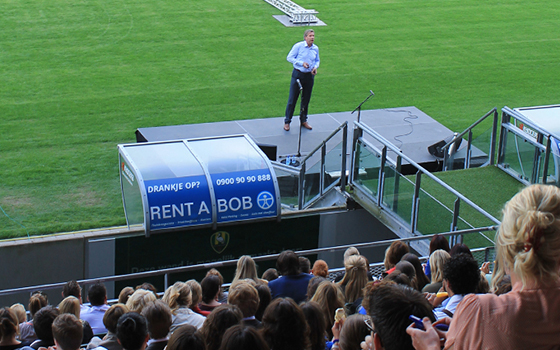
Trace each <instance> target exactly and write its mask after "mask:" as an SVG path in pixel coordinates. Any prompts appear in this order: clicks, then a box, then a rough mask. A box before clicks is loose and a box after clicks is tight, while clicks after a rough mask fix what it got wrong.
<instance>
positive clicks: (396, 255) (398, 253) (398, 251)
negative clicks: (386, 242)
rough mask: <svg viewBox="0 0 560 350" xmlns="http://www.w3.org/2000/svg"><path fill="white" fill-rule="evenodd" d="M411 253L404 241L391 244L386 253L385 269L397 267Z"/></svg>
mask: <svg viewBox="0 0 560 350" xmlns="http://www.w3.org/2000/svg"><path fill="white" fill-rule="evenodd" d="M409 251H410V249H409V248H408V245H407V244H406V243H404V242H403V241H394V242H393V243H391V245H390V246H389V248H388V249H387V252H386V253H385V261H384V263H385V268H386V269H387V270H389V269H390V268H392V267H393V266H395V265H396V264H397V263H398V262H399V261H401V258H402V257H403V256H404V255H405V254H406V253H408V252H409Z"/></svg>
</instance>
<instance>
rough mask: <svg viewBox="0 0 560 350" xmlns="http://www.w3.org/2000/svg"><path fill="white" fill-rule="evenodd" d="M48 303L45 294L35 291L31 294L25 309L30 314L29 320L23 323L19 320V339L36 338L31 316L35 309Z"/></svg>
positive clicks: (28, 340)
mask: <svg viewBox="0 0 560 350" xmlns="http://www.w3.org/2000/svg"><path fill="white" fill-rule="evenodd" d="M48 303H49V300H48V298H47V296H46V294H43V293H41V292H36V293H33V294H32V295H31V297H30V298H29V304H28V305H27V309H28V310H29V313H30V315H31V320H30V321H27V322H23V323H21V322H20V324H19V340H21V341H23V342H33V341H34V340H37V334H35V328H34V327H33V317H34V316H35V314H36V313H37V311H39V310H41V309H42V308H44V307H45V306H47V305H48Z"/></svg>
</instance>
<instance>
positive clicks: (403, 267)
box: [395, 260, 418, 290]
mask: <svg viewBox="0 0 560 350" xmlns="http://www.w3.org/2000/svg"><path fill="white" fill-rule="evenodd" d="M395 270H399V271H400V272H402V273H404V274H405V275H406V276H407V277H408V279H409V280H410V286H411V287H412V288H414V289H416V290H418V280H417V278H416V269H415V268H414V265H412V263H410V262H408V261H406V260H401V261H399V262H398V263H397V264H396V265H395Z"/></svg>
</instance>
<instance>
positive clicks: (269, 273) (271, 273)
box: [262, 267, 278, 282]
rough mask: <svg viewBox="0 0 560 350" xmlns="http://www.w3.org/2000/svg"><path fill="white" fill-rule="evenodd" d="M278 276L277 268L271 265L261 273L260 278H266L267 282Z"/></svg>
mask: <svg viewBox="0 0 560 350" xmlns="http://www.w3.org/2000/svg"><path fill="white" fill-rule="evenodd" d="M277 278H278V270H276V269H275V268H273V267H271V268H270V269H268V270H266V271H265V272H264V273H263V274H262V279H263V280H267V281H268V282H270V281H274V280H275V279H277Z"/></svg>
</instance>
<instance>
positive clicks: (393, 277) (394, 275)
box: [383, 270, 414, 288]
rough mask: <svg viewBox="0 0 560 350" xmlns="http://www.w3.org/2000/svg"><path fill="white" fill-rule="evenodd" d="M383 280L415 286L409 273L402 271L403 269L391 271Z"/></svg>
mask: <svg viewBox="0 0 560 350" xmlns="http://www.w3.org/2000/svg"><path fill="white" fill-rule="evenodd" d="M383 280H384V281H393V282H395V283H396V284H402V285H403V286H407V287H410V288H414V287H413V285H412V281H411V280H410V278H409V277H408V275H407V274H406V273H404V272H402V271H401V270H394V271H393V272H391V273H390V274H388V275H387V276H385V278H384V279H383Z"/></svg>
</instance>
